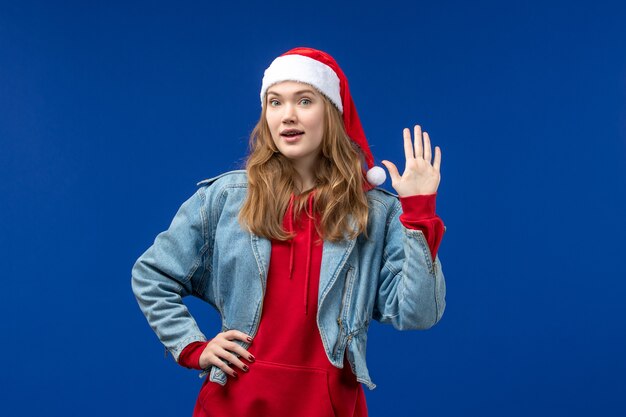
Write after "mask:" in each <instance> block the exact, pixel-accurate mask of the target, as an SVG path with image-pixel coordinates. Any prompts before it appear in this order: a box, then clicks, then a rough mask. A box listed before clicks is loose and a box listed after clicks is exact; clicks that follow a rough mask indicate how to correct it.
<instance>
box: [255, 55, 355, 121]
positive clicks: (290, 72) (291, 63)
mask: <svg viewBox="0 0 626 417" xmlns="http://www.w3.org/2000/svg"><path fill="white" fill-rule="evenodd" d="M281 81H299V82H302V83H307V84H310V85H312V86H313V87H315V88H317V89H318V90H319V91H321V92H322V93H323V94H324V95H325V96H326V97H328V98H329V99H330V101H332V102H333V103H334V104H335V106H337V108H338V109H339V111H340V112H341V113H343V104H342V103H341V93H340V91H341V90H340V87H339V77H338V76H337V74H335V71H333V69H332V68H330V67H329V66H328V65H326V64H324V63H321V62H320V61H317V60H315V59H313V58H309V57H307V56H303V55H284V56H279V57H278V58H276V59H275V60H274V61H273V62H272V64H271V65H270V66H269V67H268V68H267V69H266V70H265V74H264V75H263V85H262V87H261V103H263V100H264V99H265V93H266V92H267V89H268V88H269V87H271V86H272V85H273V84H276V83H279V82H281Z"/></svg>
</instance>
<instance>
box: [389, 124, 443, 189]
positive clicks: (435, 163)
mask: <svg viewBox="0 0 626 417" xmlns="http://www.w3.org/2000/svg"><path fill="white" fill-rule="evenodd" d="M403 136H404V156H405V157H406V164H405V165H404V172H403V173H402V175H400V173H399V172H398V168H397V167H396V165H395V164H394V163H393V162H390V161H386V160H385V161H382V163H383V165H385V167H386V168H387V170H388V171H389V175H390V176H391V186H392V187H393V188H394V190H396V192H397V193H398V195H399V196H400V197H408V196H411V195H427V194H434V193H436V192H437V188H438V187H439V181H440V180H441V173H440V167H441V149H440V148H439V147H438V146H435V158H434V160H433V158H432V151H431V147H430V137H429V136H428V133H426V132H424V134H423V135H422V128H421V127H420V126H419V125H415V127H414V137H415V141H412V140H411V131H410V130H409V129H408V128H405V129H404V131H403Z"/></svg>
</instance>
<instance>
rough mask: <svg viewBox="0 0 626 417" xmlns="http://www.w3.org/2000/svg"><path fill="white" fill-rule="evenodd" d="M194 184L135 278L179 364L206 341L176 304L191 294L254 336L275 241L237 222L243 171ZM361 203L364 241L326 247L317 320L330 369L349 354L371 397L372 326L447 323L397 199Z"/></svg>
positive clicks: (427, 259)
mask: <svg viewBox="0 0 626 417" xmlns="http://www.w3.org/2000/svg"><path fill="white" fill-rule="evenodd" d="M198 185H199V186H200V187H199V189H198V190H197V191H196V192H195V193H194V194H193V195H192V196H191V197H190V198H189V199H188V200H187V201H186V202H184V203H183V205H182V206H181V207H180V209H179V210H178V212H177V213H176V215H175V217H174V219H173V221H172V223H171V225H170V226H169V228H168V229H167V230H166V231H164V232H162V233H160V234H159V235H158V236H157V237H156V239H155V241H154V244H153V245H152V246H151V247H150V248H148V250H147V251H146V252H145V253H143V255H141V257H140V258H139V259H138V260H137V262H136V263H135V265H134V266H133V270H132V288H133V291H134V293H135V296H136V297H137V301H138V302H139V306H140V308H141V310H142V312H143V313H144V315H145V316H146V318H147V320H148V322H149V324H150V326H151V327H152V329H153V330H154V331H155V332H156V334H157V336H158V337H159V339H160V340H161V342H162V343H163V344H164V345H165V347H166V349H167V350H168V351H169V352H171V353H172V355H173V356H174V359H175V360H178V357H179V355H180V353H181V351H182V350H183V349H184V348H185V347H186V346H187V345H188V344H189V343H191V342H195V341H205V340H206V337H205V335H204V334H203V333H202V332H201V331H200V329H199V328H198V325H197V323H196V321H195V320H194V318H193V317H192V316H191V315H190V313H189V311H188V309H187V307H186V306H185V304H184V303H183V301H182V299H183V297H186V296H188V295H193V296H196V297H198V298H200V299H202V300H204V301H206V302H207V303H209V304H210V305H212V306H213V307H214V308H215V309H217V311H218V312H219V314H220V316H221V320H222V331H226V330H230V329H236V330H240V331H242V332H244V333H248V334H250V335H251V336H253V337H254V335H255V334H256V332H257V329H258V327H259V321H260V318H261V312H262V309H263V298H264V294H265V287H266V282H267V273H268V266H269V261H270V252H271V242H270V241H269V240H268V239H265V238H263V237H259V236H256V235H254V234H252V233H250V232H249V231H248V230H244V229H242V227H241V226H240V224H239V222H238V220H237V218H238V214H239V210H240V209H241V206H242V204H243V202H244V200H245V197H246V193H247V186H248V183H247V176H246V172H245V171H243V170H239V171H231V172H226V173H224V174H222V175H220V176H218V177H215V178H211V179H208V180H204V181H201V182H200V183H198ZM367 200H368V203H369V216H368V226H367V227H368V229H367V231H368V238H366V237H365V236H363V235H360V236H358V237H357V238H356V239H344V240H342V241H340V242H330V241H324V243H323V248H322V265H321V270H320V281H319V294H318V312H317V318H316V320H317V325H318V328H319V332H320V336H321V339H322V343H323V345H324V349H325V351H326V355H327V356H328V359H329V361H330V362H331V363H332V364H333V365H334V366H336V367H337V368H341V367H343V358H344V353H346V352H347V358H348V362H349V363H350V366H351V367H352V371H353V373H354V374H355V375H356V379H357V380H358V381H359V382H362V383H363V384H365V385H366V386H367V387H368V388H370V389H374V388H375V386H376V385H375V384H374V383H373V382H372V380H371V379H370V376H369V372H368V369H367V365H366V358H365V351H366V344H367V330H368V327H369V324H370V319H372V318H373V319H375V320H378V321H379V322H381V323H390V324H392V325H393V326H394V327H395V328H396V329H399V330H407V329H428V328H430V327H431V326H433V325H434V324H435V323H437V322H438V321H439V319H440V318H441V316H442V314H443V311H444V308H445V292H446V287H445V281H444V277H443V273H442V270H441V264H440V263H439V259H438V257H436V258H435V261H434V262H433V260H432V257H431V254H430V249H429V248H428V244H427V243H426V239H425V238H424V235H423V233H422V232H421V231H419V230H412V229H407V228H405V227H404V226H403V225H402V223H400V221H399V216H400V214H401V212H402V210H401V205H400V202H399V200H398V198H397V196H395V195H394V194H391V193H389V192H387V191H385V190H383V189H380V188H374V189H372V190H370V191H368V192H367ZM236 343H239V344H240V345H242V346H243V347H244V348H247V347H248V346H249V343H245V342H241V341H236ZM209 378H210V380H211V381H213V382H217V383H219V384H221V385H224V384H225V383H226V380H227V376H226V374H225V373H224V372H223V371H222V370H221V369H219V368H218V367H216V366H212V367H211V369H210V376H209Z"/></svg>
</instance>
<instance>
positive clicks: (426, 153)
mask: <svg viewBox="0 0 626 417" xmlns="http://www.w3.org/2000/svg"><path fill="white" fill-rule="evenodd" d="M431 152H432V150H431V149H430V136H428V133H426V132H424V160H425V161H426V162H428V163H429V164H430V163H431V159H432V153H431Z"/></svg>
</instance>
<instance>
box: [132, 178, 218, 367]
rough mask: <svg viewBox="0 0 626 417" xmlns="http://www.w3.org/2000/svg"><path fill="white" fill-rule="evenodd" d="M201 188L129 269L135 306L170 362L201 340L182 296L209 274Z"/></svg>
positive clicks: (202, 335)
mask: <svg viewBox="0 0 626 417" xmlns="http://www.w3.org/2000/svg"><path fill="white" fill-rule="evenodd" d="M205 188H206V187H201V188H200V189H199V190H198V191H197V192H196V193H195V194H194V195H192V196H191V198H189V199H188V200H187V201H185V202H184V203H183V205H182V206H181V207H180V209H179V210H178V212H177V213H176V215H175V217H174V219H173V220H172V223H171V224H170V226H169V228H168V229H167V230H166V231H164V232H162V233H160V234H159V235H158V236H157V237H156V239H155V241H154V244H153V245H152V246H151V247H150V248H148V250H147V251H146V252H145V253H144V254H143V255H141V257H139V259H138V260H137V262H135V265H134V266H133V269H132V289H133V292H134V294H135V297H136V298H137V302H138V303H139V307H140V308H141V311H142V312H143V314H144V315H145V316H146V319H147V320H148V323H149V324H150V327H152V329H153V330H154V332H155V333H156V334H157V336H158V337H159V339H160V340H161V342H162V343H163V344H164V345H165V348H166V349H167V350H168V351H169V352H171V353H172V356H173V357H174V359H175V360H176V361H178V357H179V355H180V353H181V351H182V350H183V349H184V348H185V346H187V345H188V344H190V343H192V342H195V341H205V340H206V337H205V336H204V334H202V332H201V331H200V329H199V328H198V325H197V323H196V321H195V320H194V318H193V317H192V316H191V314H190V313H189V310H188V309H187V307H186V306H185V304H184V303H183V301H182V298H183V297H185V296H188V295H190V294H192V293H195V291H196V289H197V288H203V286H204V283H205V282H206V280H207V279H209V270H208V269H207V268H206V267H205V265H204V263H205V262H204V261H203V259H205V257H206V256H205V253H206V251H207V246H208V245H207V235H208V231H207V229H208V227H207V214H206V212H205V211H206V209H205V204H204V202H205V198H206V196H205Z"/></svg>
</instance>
